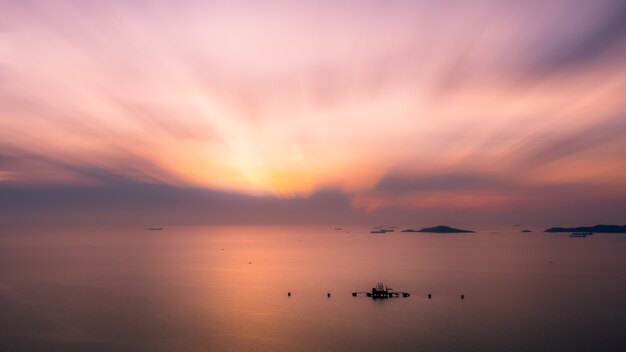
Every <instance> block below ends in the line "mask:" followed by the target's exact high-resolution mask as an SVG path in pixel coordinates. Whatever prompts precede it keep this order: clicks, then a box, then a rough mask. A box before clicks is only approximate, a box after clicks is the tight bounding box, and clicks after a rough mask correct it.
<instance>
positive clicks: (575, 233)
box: [569, 232, 593, 237]
mask: <svg viewBox="0 0 626 352" xmlns="http://www.w3.org/2000/svg"><path fill="white" fill-rule="evenodd" d="M591 235H593V232H572V234H571V235H569V237H587V236H591Z"/></svg>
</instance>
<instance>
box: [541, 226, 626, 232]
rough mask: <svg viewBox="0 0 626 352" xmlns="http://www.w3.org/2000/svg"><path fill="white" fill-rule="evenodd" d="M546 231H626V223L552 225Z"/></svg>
mask: <svg viewBox="0 0 626 352" xmlns="http://www.w3.org/2000/svg"><path fill="white" fill-rule="evenodd" d="M544 232H596V233H626V225H624V226H619V225H596V226H581V227H551V228H549V229H547V230H545V231H544Z"/></svg>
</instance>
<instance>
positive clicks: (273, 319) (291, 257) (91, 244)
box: [0, 226, 626, 351]
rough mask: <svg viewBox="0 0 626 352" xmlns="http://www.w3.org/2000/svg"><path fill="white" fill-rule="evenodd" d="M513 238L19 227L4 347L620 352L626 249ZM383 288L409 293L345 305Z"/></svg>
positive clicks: (4, 271) (7, 291) (607, 243)
mask: <svg viewBox="0 0 626 352" xmlns="http://www.w3.org/2000/svg"><path fill="white" fill-rule="evenodd" d="M535 230H540V229H535ZM346 231H349V233H347V232H346ZM496 231H497V232H498V233H495V232H496ZM519 231H520V228H519V227H512V226H511V227H507V228H502V227H500V228H489V227H486V228H484V230H483V231H479V232H478V233H476V234H422V233H398V232H395V233H388V234H385V235H374V234H370V233H369V229H368V228H366V227H344V229H343V230H342V231H335V230H333V228H332V227H328V226H226V227H168V228H166V229H165V230H163V231H147V230H145V229H144V228H137V227H135V228H131V227H126V228H119V227H85V228H50V229H30V230H12V231H8V232H4V233H3V234H2V236H0V311H2V312H3V313H2V314H1V315H0V349H1V350H3V351H111V350H124V351H173V350H180V351H503V350H508V351H531V350H535V351H542V350H543V351H548V350H549V351H591V350H595V351H619V350H623V348H624V347H625V346H626V344H625V343H624V340H623V338H622V330H623V327H624V323H625V322H626V300H624V297H626V256H624V253H626V237H625V236H624V235H620V234H596V235H594V236H591V237H587V238H570V237H568V236H567V234H546V233H542V232H533V233H530V234H522V233H520V232H519ZM378 281H383V282H384V283H386V284H388V285H389V287H393V288H394V289H397V290H403V291H408V292H410V293H411V294H412V295H411V297H408V298H394V299H388V300H372V299H370V298H367V297H356V298H355V297H352V296H351V293H352V292H354V291H369V290H370V289H371V287H373V286H374V285H375V284H376V283H377V282H378ZM287 292H292V296H291V297H288V296H287ZM327 292H329V293H331V297H330V298H327V297H326V294H327ZM428 293H431V294H432V299H430V300H429V299H428V298H427V294H428ZM461 293H463V294H464V295H465V299H464V300H461V299H460V294H461Z"/></svg>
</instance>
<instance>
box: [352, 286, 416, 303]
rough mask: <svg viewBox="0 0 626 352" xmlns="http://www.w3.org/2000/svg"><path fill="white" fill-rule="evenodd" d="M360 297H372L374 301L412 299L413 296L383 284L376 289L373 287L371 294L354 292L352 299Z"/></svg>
mask: <svg viewBox="0 0 626 352" xmlns="http://www.w3.org/2000/svg"><path fill="white" fill-rule="evenodd" d="M359 295H365V296H367V297H371V298H372V299H378V298H395V297H400V296H402V297H410V296H411V294H410V293H408V292H403V291H395V290H394V289H392V288H391V287H387V286H385V284H383V283H382V282H379V283H378V284H376V287H372V291H371V292H365V291H363V292H352V297H357V296H359Z"/></svg>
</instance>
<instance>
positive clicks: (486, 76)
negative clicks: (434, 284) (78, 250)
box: [0, 0, 626, 225]
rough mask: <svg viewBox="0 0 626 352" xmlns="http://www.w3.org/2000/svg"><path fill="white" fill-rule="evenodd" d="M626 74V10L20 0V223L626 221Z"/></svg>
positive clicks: (8, 145)
mask: <svg viewBox="0 0 626 352" xmlns="http://www.w3.org/2000/svg"><path fill="white" fill-rule="evenodd" d="M625 62H626V1H623V0H587V1H573V0H553V1H549V2H546V1H536V0H529V1H502V0H500V1H495V0H490V1H484V0H478V1H448V0H438V1H389V0H385V1H377V0H359V1H357V0H353V1H347V0H336V1H273V0H270V1H192V0H187V1H141V0H138V1H95V0H94V1H91V0H81V1H78V0H75V1H62V0H60V1H29V0H19V1H17V0H15V1H10V0H0V222H1V221H5V222H6V221H12V220H16V219H19V220H25V221H30V220H31V219H33V218H38V219H46V220H47V221H54V219H64V220H63V221H75V222H79V221H86V222H88V221H96V220H97V219H102V217H103V216H105V217H106V218H107V219H118V220H119V221H131V220H129V219H136V220H137V221H145V222H149V221H152V222H154V221H155V219H160V220H162V221H165V222H172V223H187V222H189V223H192V222H194V223H195V222H207V223H257V222H259V223H280V222H288V223H291V222H296V223H299V222H305V223H306V222H315V223H320V222H329V223H339V222H363V223H365V222H374V221H376V222H379V221H380V222H383V221H393V222H401V223H419V224H422V223H432V222H435V221H438V222H444V221H445V222H447V223H451V224H454V223H460V224H463V223H489V222H492V223H497V222H504V223H510V222H516V223H518V222H519V223H551V224H554V222H557V223H558V224H564V225H569V224H579V223H580V224H587V222H611V223H619V224H623V223H626V215H625V214H626V137H625V136H626V93H625V92H626V64H625ZM103 214H105V215H103ZM123 219H125V220H123ZM555 225H556V224H555Z"/></svg>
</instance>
